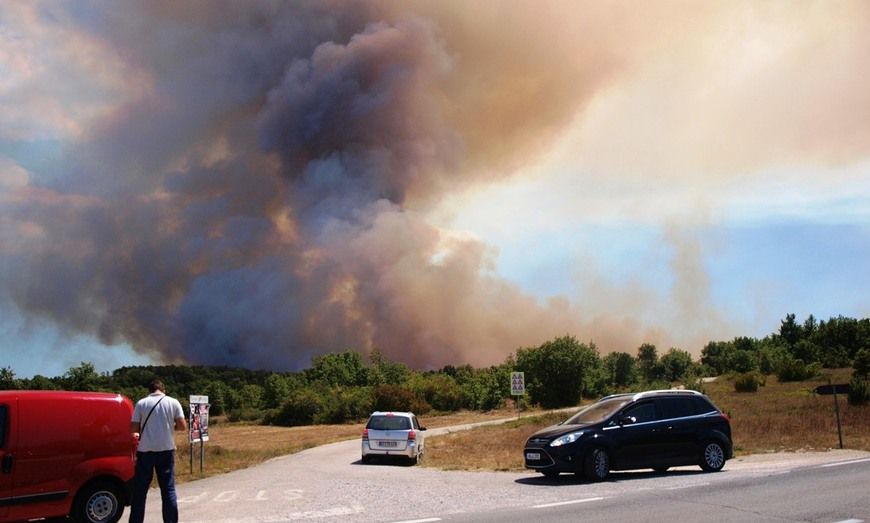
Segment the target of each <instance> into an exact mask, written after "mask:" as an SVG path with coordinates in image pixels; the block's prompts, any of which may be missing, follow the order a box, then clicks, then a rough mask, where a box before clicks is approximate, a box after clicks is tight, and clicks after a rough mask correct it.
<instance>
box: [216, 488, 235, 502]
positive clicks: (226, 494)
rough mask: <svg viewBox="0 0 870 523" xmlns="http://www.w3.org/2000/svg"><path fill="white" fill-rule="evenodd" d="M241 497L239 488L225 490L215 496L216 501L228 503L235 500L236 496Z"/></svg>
mask: <svg viewBox="0 0 870 523" xmlns="http://www.w3.org/2000/svg"><path fill="white" fill-rule="evenodd" d="M238 497H239V491H238V490H225V491H223V492H221V493H220V494H218V495H217V496H215V497H214V501H217V502H223V503H226V502H228V501H235V499H236V498H238Z"/></svg>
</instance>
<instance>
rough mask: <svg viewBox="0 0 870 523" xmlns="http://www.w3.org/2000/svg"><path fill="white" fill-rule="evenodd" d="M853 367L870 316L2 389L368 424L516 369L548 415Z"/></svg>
mask: <svg viewBox="0 0 870 523" xmlns="http://www.w3.org/2000/svg"><path fill="white" fill-rule="evenodd" d="M842 367H852V368H853V369H854V379H853V380H852V388H853V389H854V390H857V391H859V392H858V395H857V396H856V398H857V399H858V402H859V403H860V402H861V394H862V393H861V392H860V391H861V390H862V387H863V401H864V402H866V401H867V396H868V395H867V378H868V374H870V319H866V318H865V319H861V320H856V319H851V318H844V317H837V318H831V319H830V320H829V321H827V322H826V321H817V320H816V319H815V318H813V316H810V317H808V318H807V319H806V320H805V321H804V322H803V323H798V322H797V321H796V320H795V316H794V315H793V314H789V315H787V316H786V318H785V319H784V320H782V321H781V324H780V327H779V329H778V331H776V332H774V333H772V334H770V335H768V336H766V337H764V338H762V339H755V338H749V337H737V338H734V339H733V340H731V341H711V342H709V343H707V345H705V346H704V348H703V350H702V351H701V357H700V359H699V360H697V361H696V360H694V359H693V358H692V355H691V354H690V353H689V352H688V351H685V350H683V349H680V348H676V347H672V348H670V349H669V350H668V351H667V352H665V353H663V354H660V353H659V351H658V349H657V348H656V346H655V345H652V344H649V343H645V344H642V345H641V346H640V347H638V348H637V350H636V352H635V353H634V354H631V353H628V352H611V353H608V354H606V355H604V356H602V355H601V354H600V352H599V349H598V347H597V346H596V345H595V344H594V343H592V342H590V343H582V342H580V341H578V340H577V339H576V338H574V337H573V336H562V337H559V338H555V339H553V340H549V341H547V342H544V343H543V344H541V345H539V346H537V347H528V348H520V349H518V350H517V351H516V352H515V353H514V354H511V355H510V356H508V357H507V358H506V360H505V361H504V362H503V363H502V364H501V365H494V366H491V367H488V368H473V367H471V366H470V365H462V366H453V365H448V366H445V367H443V368H441V369H439V370H428V371H420V370H414V369H410V368H409V367H407V366H406V365H405V364H403V363H400V362H394V361H390V360H388V359H386V358H384V357H383V356H382V354H381V353H380V352H379V351H378V350H374V351H372V352H371V353H370V354H369V355H368V356H367V357H365V356H363V355H362V354H361V353H360V352H358V351H346V352H339V353H330V354H324V355H322V356H318V357H315V358H314V359H313V360H312V363H311V367H310V368H308V369H305V370H303V371H300V372H272V371H267V370H249V369H242V368H232V367H214V366H184V365H164V366H135V367H122V368H120V369H117V370H115V371H114V372H112V373H104V374H100V373H98V372H96V370H95V367H94V365H93V364H92V363H89V362H82V364H81V365H80V366H78V367H73V368H71V369H69V370H68V371H67V372H66V373H64V374H63V375H62V376H57V377H51V378H49V377H44V376H40V375H37V376H34V377H33V378H24V379H19V378H16V377H15V373H14V371H13V369H12V368H11V367H5V368H0V389H33V390H36V389H40V390H59V389H63V390H89V391H111V392H118V393H121V394H124V395H126V396H128V397H130V398H132V399H136V398H139V397H142V396H144V395H146V394H147V389H146V385H147V384H148V383H149V382H150V381H151V380H152V379H154V378H158V377H159V378H160V379H162V380H163V381H164V383H165V384H166V386H167V391H168V392H169V393H170V394H172V395H174V396H176V397H178V398H179V400H181V401H182V403H186V401H187V397H188V396H189V395H193V394H196V395H203V394H204V395H208V396H209V402H210V403H211V414H212V415H215V416H221V415H225V416H227V417H228V418H229V419H230V420H246V421H257V422H261V423H266V424H275V425H285V426H294V425H309V424H324V423H344V422H351V421H358V420H362V419H365V418H366V417H367V416H368V415H369V414H370V413H371V412H372V411H373V410H397V411H398V410H409V411H413V412H415V413H417V414H426V413H429V412H432V411H438V412H450V411H455V410H460V409H471V410H491V409H495V408H498V407H502V406H504V405H506V404H507V403H509V402H511V401H513V398H512V397H511V395H510V376H511V373H512V372H515V371H520V372H524V373H525V385H526V393H525V396H524V397H523V398H522V401H523V402H525V403H526V404H534V405H540V406H542V407H545V408H555V407H562V406H573V405H577V404H578V403H579V402H580V401H581V400H582V399H583V398H597V397H600V396H602V395H605V394H610V393H614V392H621V391H629V390H642V389H651V388H669V387H670V386H672V385H673V384H674V383H681V384H684V385H686V386H687V387H689V388H701V387H700V383H699V382H700V378H701V377H704V376H718V375H723V374H732V373H733V374H735V375H739V376H740V377H741V378H740V379H739V380H737V383H746V382H747V381H749V385H750V386H749V387H748V388H747V390H751V389H752V387H751V385H752V380H754V376H756V375H769V374H775V375H776V376H777V377H778V378H779V380H780V381H799V380H804V379H808V378H811V377H813V376H816V375H817V374H818V372H819V371H820V370H821V369H822V368H842Z"/></svg>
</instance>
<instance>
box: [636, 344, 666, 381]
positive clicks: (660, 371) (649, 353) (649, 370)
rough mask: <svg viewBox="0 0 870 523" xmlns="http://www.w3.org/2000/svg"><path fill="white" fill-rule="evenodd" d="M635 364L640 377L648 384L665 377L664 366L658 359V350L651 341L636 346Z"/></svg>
mask: <svg viewBox="0 0 870 523" xmlns="http://www.w3.org/2000/svg"><path fill="white" fill-rule="evenodd" d="M637 366H638V369H639V370H640V375H641V377H643V379H644V381H645V382H647V383H648V384H649V383H653V382H656V381H660V380H663V379H666V376H665V368H664V366H663V365H662V364H661V361H659V354H658V350H657V349H656V346H655V345H653V344H651V343H644V344H643V345H641V346H640V347H638V349H637Z"/></svg>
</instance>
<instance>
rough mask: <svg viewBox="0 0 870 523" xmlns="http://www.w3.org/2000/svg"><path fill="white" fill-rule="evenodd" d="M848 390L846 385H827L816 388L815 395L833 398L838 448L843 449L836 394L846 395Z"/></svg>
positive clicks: (838, 404)
mask: <svg viewBox="0 0 870 523" xmlns="http://www.w3.org/2000/svg"><path fill="white" fill-rule="evenodd" d="M849 388H850V387H849V384H848V383H837V384H835V385H831V384H828V385H820V386H818V387H816V394H818V395H820V396H828V395H833V396H834V412H835V413H836V415H837V436H839V437H840V448H843V427H842V425H840V401H839V400H838V399H837V394H838V393H839V394H848V393H849Z"/></svg>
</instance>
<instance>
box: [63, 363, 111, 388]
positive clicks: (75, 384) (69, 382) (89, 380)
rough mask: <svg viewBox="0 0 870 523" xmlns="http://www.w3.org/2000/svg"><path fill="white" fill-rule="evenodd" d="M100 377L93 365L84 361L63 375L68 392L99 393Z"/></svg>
mask: <svg viewBox="0 0 870 523" xmlns="http://www.w3.org/2000/svg"><path fill="white" fill-rule="evenodd" d="M102 381H103V380H102V379H101V377H100V375H99V374H97V371H96V369H95V367H94V364H93V363H90V362H85V361H83V362H82V364H81V365H79V366H78V367H72V368H70V369H69V370H68V371H66V373H65V374H64V375H63V386H64V388H66V389H67V390H83V391H97V390H100V386H101V382H102Z"/></svg>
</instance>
